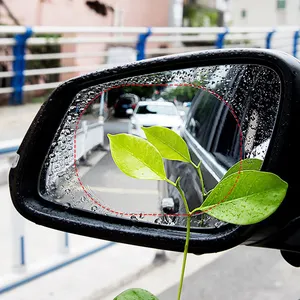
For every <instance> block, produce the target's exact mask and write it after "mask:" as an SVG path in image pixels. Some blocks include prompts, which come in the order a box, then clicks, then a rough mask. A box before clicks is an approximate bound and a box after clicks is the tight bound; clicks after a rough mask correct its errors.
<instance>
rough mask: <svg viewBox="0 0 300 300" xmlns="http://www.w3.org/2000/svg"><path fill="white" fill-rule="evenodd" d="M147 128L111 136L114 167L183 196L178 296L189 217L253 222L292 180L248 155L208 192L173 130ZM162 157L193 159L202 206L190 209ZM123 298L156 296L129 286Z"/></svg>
mask: <svg viewBox="0 0 300 300" xmlns="http://www.w3.org/2000/svg"><path fill="white" fill-rule="evenodd" d="M143 130H144V132H145V134H146V137H147V139H148V141H147V140H144V139H142V138H138V137H135V136H132V135H129V134H117V135H108V137H109V140H110V145H111V153H112V157H113V159H114V161H115V163H116V165H117V166H118V167H119V169H120V170H121V171H123V172H124V173H125V174H127V175H129V176H131V177H134V178H139V179H154V180H165V181H166V182H168V183H169V184H172V185H173V186H174V187H176V188H177V190H178V192H179V194H180V196H181V198H182V201H183V203H184V206H185V209H186V213H187V229H186V242H185V246H184V257H183V264H182V271H181V277H180V283H179V289H178V298H177V299H178V300H180V296H181V291H182V285H183V279H184V271H185V264H186V258H187V253H188V245H189V238H190V225H191V224H190V222H191V216H192V215H193V214H194V213H196V212H199V211H202V212H205V213H207V214H209V215H211V216H213V217H215V218H217V219H219V220H222V221H225V222H228V223H232V224H238V225H249V224H254V223H257V222H261V221H262V220H264V219H266V218H267V217H269V216H270V215H271V214H272V213H274V212H275V211H276V209H277V208H278V207H279V205H280V204H281V202H282V201H283V199H284V197H285V195H286V192H287V189H288V184H287V183H286V182H285V181H283V180H282V179H281V178H280V177H278V176H277V175H275V174H273V173H269V172H262V171H260V168H261V166H262V161H261V160H259V159H245V160H242V161H241V162H238V163H237V164H235V165H234V166H232V167H231V168H230V169H229V170H228V171H227V173H226V174H225V175H224V177H223V178H222V180H221V181H220V182H219V183H218V184H217V185H216V187H215V188H214V189H212V190H210V191H209V192H208V193H205V189H204V182H203V178H202V174H201V169H200V165H201V162H200V163H199V164H198V165H195V164H194V163H193V162H192V160H191V157H190V154H189V151H188V147H187V145H186V143H185V141H184V140H183V139H182V138H181V137H180V136H179V135H177V134H176V133H175V132H173V131H172V130H169V129H166V128H163V127H159V126H153V127H149V128H143ZM163 158H165V159H169V160H179V161H183V162H186V163H190V164H191V165H192V166H193V167H194V168H195V169H196V171H197V172H198V174H199V179H200V183H201V185H202V192H203V197H204V199H205V200H204V202H203V203H202V205H201V206H200V207H198V208H196V209H194V210H193V211H190V210H189V207H188V203H187V200H186V198H185V194H184V191H183V190H182V189H181V186H180V177H179V178H178V179H177V180H176V182H172V181H170V180H169V179H167V177H166V173H165V170H164V165H163ZM241 164H242V169H241ZM240 169H241V170H240ZM119 297H121V298H119ZM149 297H150V298H149ZM151 297H152V298H151ZM125 299H128V300H138V299H144V300H146V299H157V298H155V297H154V296H153V295H151V294H150V293H148V292H146V291H144V290H136V289H133V290H128V291H126V292H124V293H122V294H121V295H119V296H118V297H117V298H115V300H125Z"/></svg>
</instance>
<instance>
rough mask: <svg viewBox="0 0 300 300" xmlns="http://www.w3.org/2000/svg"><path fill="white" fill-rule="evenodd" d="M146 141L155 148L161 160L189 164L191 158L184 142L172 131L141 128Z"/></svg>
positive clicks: (155, 127) (163, 128) (162, 128)
mask: <svg viewBox="0 0 300 300" xmlns="http://www.w3.org/2000/svg"><path fill="white" fill-rule="evenodd" d="M142 129H143V130H144V132H145V135H146V137H147V139H148V141H149V142H150V143H151V144H152V145H154V146H155V147H156V149H157V150H158V151H159V152H160V154H161V155H162V157H163V158H166V159H169V160H179V161H184V162H190V161H191V157H190V153H189V150H188V147H187V145H186V143H185V141H184V140H183V139H182V138H181V137H180V136H179V135H178V134H177V133H176V132H174V131H173V130H171V129H169V128H165V127H161V126H152V127H148V128H145V127H143V128H142Z"/></svg>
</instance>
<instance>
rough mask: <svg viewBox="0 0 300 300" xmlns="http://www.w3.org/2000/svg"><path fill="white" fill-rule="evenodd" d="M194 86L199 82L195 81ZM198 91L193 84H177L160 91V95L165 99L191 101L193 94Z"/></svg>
mask: <svg viewBox="0 0 300 300" xmlns="http://www.w3.org/2000/svg"><path fill="white" fill-rule="evenodd" d="M194 84H195V86H199V85H200V82H195V83H194ZM197 92H198V88H196V87H193V86H177V87H169V88H167V89H166V90H165V91H163V92H162V97H163V98H164V99H167V100H174V98H175V99H176V100H177V101H179V102H189V101H192V100H193V98H194V96H195V94H196V93H197Z"/></svg>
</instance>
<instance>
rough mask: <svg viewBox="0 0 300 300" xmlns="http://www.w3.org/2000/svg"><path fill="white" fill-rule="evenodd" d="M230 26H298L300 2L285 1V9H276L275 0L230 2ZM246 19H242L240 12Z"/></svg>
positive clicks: (233, 0) (294, 0)
mask: <svg viewBox="0 0 300 300" xmlns="http://www.w3.org/2000/svg"><path fill="white" fill-rule="evenodd" d="M230 2H231V5H230V6H231V20H232V24H231V26H280V25H291V26H294V25H299V24H300V1H299V0H286V8H285V9H281V10H279V9H277V0H251V1H249V0H231V1H230ZM243 9H245V10H246V14H247V15H246V17H245V18H242V10H243Z"/></svg>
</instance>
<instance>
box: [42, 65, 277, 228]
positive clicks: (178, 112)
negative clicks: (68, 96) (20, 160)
mask: <svg viewBox="0 0 300 300" xmlns="http://www.w3.org/2000/svg"><path fill="white" fill-rule="evenodd" d="M280 92H281V82H280V78H279V76H278V75H277V73H276V72H275V71H274V70H272V69H270V68H267V67H265V66H260V65H249V64H248V65H243V64H236V65H218V66H207V67H195V68H189V69H180V70H170V71H166V72H161V73H152V74H147V75H143V76H136V77H130V78H125V79H122V80H118V81H113V82H108V83H105V84H100V85H95V86H91V87H89V88H87V89H84V90H82V91H80V92H79V93H78V94H77V95H76V97H75V98H74V100H73V102H72V104H71V105H70V107H69V110H68V112H67V113H66V115H65V119H64V120H63V122H62V124H61V126H60V128H59V129H58V131H57V134H56V136H55V138H54V140H53V143H52V146H51V148H50V150H49V154H48V157H47V158H46V160H45V163H44V166H43V168H42V170H41V177H40V178H41V180H40V186H39V190H40V194H41V195H42V197H43V198H45V199H46V200H48V201H53V202H56V203H59V204H61V205H64V206H66V207H73V208H76V209H79V210H85V211H89V212H91V213H95V214H104V215H110V216H114V217H116V218H129V219H132V220H135V221H140V222H154V223H159V224H165V225H168V226H184V224H185V217H184V216H182V214H185V211H184V206H183V203H182V201H181V198H180V196H179V194H178V192H177V190H175V189H174V187H172V186H170V185H169V184H167V183H165V182H163V181H146V180H138V179H133V178H130V177H128V176H126V175H125V174H123V173H122V172H121V171H120V170H119V169H118V168H117V166H116V165H115V163H114V161H113V160H112V157H111V153H110V147H109V143H108V138H107V134H108V133H110V134H117V133H131V134H134V135H136V136H140V137H141V138H145V136H144V134H143V131H142V130H141V127H142V126H144V127H147V126H153V125H160V126H164V127H167V128H170V129H171V130H174V131H175V132H176V133H178V134H179V135H181V136H182V137H183V138H184V140H185V141H186V142H187V144H188V147H189V151H190V153H191V157H192V159H193V161H194V163H196V164H197V163H198V162H199V160H201V161H202V172H203V176H204V182H205V186H206V189H207V190H210V189H211V188H213V187H214V186H215V185H216V184H217V183H218V181H219V180H220V179H221V178H222V176H223V175H224V174H225V172H226V170H228V169H229V168H230V167H231V166H232V165H233V164H235V163H236V162H238V161H239V160H240V159H242V158H248V157H257V158H260V159H262V160H263V159H264V158H265V155H266V152H267V149H268V144H269V141H270V138H271V136H272V131H273V127H274V125H275V120H276V115H277V111H278V107H279V102H280ZM128 112H129V113H130V114H128ZM165 169H166V172H167V176H168V177H169V179H171V180H173V181H175V180H176V178H177V177H178V176H181V178H182V180H181V185H182V189H183V191H184V192H185V194H186V197H187V200H188V203H189V206H190V209H193V208H195V207H197V206H199V205H200V204H201V202H202V201H203V200H202V194H201V189H200V182H199V178H198V175H197V173H196V171H195V170H194V169H193V167H192V166H190V165H189V164H187V163H183V162H178V161H165ZM174 214H176V216H174ZM192 219H193V220H192V227H205V228H215V227H220V226H223V225H224V224H225V223H223V222H220V221H218V220H216V219H214V218H212V217H210V216H208V215H206V214H203V215H200V216H194V217H193V218H192ZM116 222H117V221H116Z"/></svg>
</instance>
